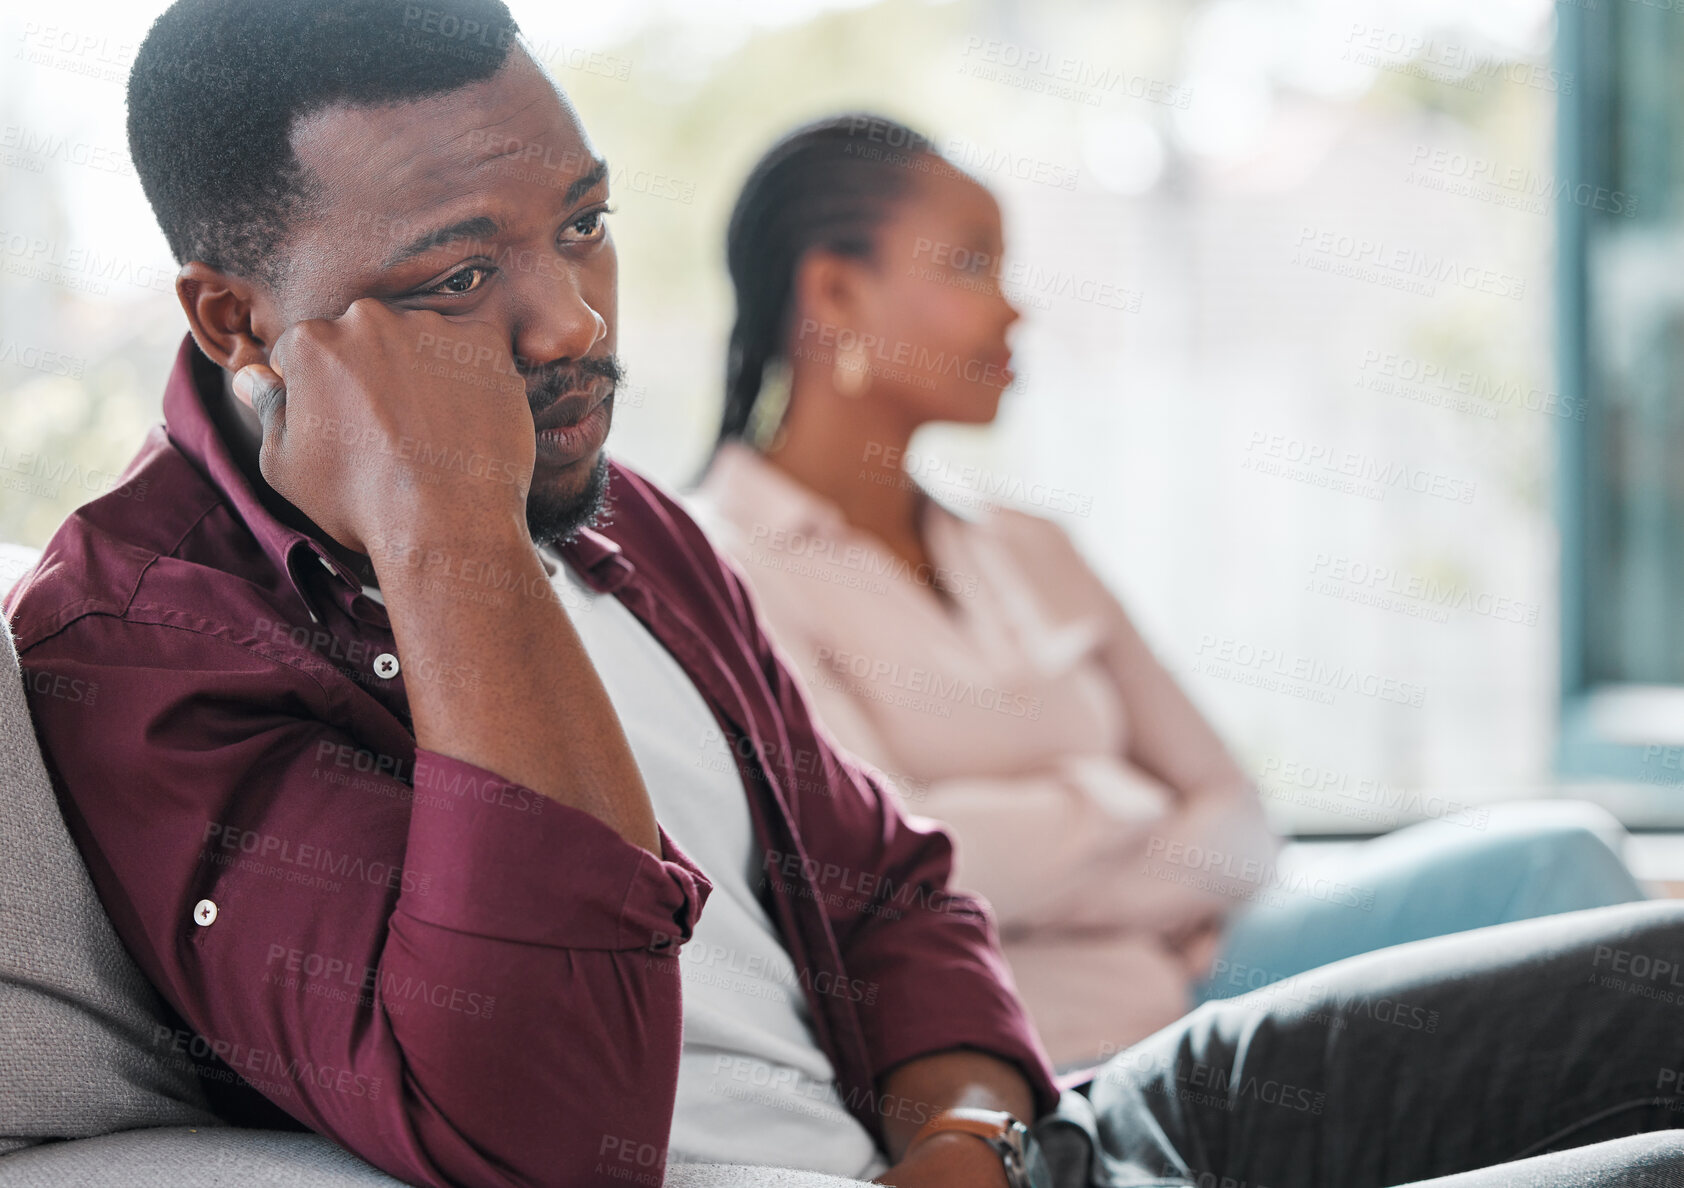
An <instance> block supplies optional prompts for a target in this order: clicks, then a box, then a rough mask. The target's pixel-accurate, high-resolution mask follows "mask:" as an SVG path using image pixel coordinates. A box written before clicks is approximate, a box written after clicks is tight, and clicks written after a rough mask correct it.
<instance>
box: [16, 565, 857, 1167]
mask: <svg viewBox="0 0 1684 1188" xmlns="http://www.w3.org/2000/svg"><path fill="white" fill-rule="evenodd" d="M34 557H35V554H34V552H33V551H32V550H28V549H23V548H20V547H19V546H16V545H3V544H0V593H3V592H4V590H6V589H7V588H9V587H10V586H11V584H12V583H13V582H15V581H16V580H17V579H18V577H20V576H21V575H22V574H23V572H24V571H25V569H27V568H28V566H29V565H30V564H32V563H33V561H34ZM0 634H3V635H4V641H3V644H0V1188H201V1186H207V1188H208V1186H209V1185H225V1186H230V1188H232V1186H238V1188H306V1186H308V1188H401V1182H400V1181H398V1180H394V1179H393V1178H392V1177H390V1176H388V1175H386V1174H385V1173H384V1172H381V1171H378V1170H376V1169H375V1168H374V1167H371V1166H370V1165H369V1164H367V1163H364V1162H363V1161H362V1160H360V1159H358V1158H357V1157H356V1156H354V1155H352V1154H350V1153H349V1152H347V1151H345V1150H343V1149H342V1148H340V1147H338V1146H336V1145H335V1144H333V1143H332V1142H330V1141H328V1140H327V1139H325V1138H322V1137H320V1136H319V1135H314V1134H303V1133H286V1132H281V1131H260V1130H242V1129H235V1128H232V1127H229V1126H227V1125H226V1124H224V1123H223V1122H221V1121H220V1120H219V1119H217V1118H215V1117H214V1116H212V1115H211V1114H210V1113H209V1112H208V1111H207V1110H206V1108H205V1099H204V1096H203V1094H202V1092H201V1090H200V1087H199V1082H198V1079H197V1076H196V1074H195V1072H194V1070H193V1068H192V1067H191V1065H190V1064H189V1063H188V1062H187V1061H186V1060H185V1059H183V1058H182V1057H180V1056H175V1055H172V1054H171V1053H170V1052H169V1051H168V1050H167V1047H160V1046H158V1044H157V1041H156V1040H155V1039H154V1036H155V1034H156V1032H157V1029H158V1028H159V1026H160V1024H159V1012H160V1002H159V999H158V997H157V995H156V993H155V992H154V991H153V989H152V987H151V986H150V985H149V984H148V983H147V981H146V979H145V978H144V977H143V976H142V975H141V973H140V970H139V969H137V968H136V966H135V964H134V962H133V961H131V960H130V959H129V956H128V954H127V953H126V952H125V951H124V949H123V946H122V944H121V943H120V942H119V941H118V939H117V936H116V933H115V932H114V931H113V930H112V927H111V924H110V922H109V921H108V920H107V919H106V917H105V913H104V912H103V911H102V910H101V908H100V904H99V899H98V898H97V896H96V895H95V893H94V888H93V883H92V882H91V881H90V879H89V877H88V873H87V870H86V868H85V867H84V866H83V865H82V860H81V856H80V854H79V853H78V851H77V849H76V846H75V843H74V842H72V840H71V838H70V835H69V833H68V831H67V830H66V829H65V825H64V820H63V818H62V817H61V816H60V815H59V810H58V804H57V801H56V800H55V798H54V796H53V792H52V788H51V786H50V785H49V783H48V780H47V773H46V770H45V768H44V767H43V766H42V762H41V755H40V751H39V750H38V748H37V746H36V742H35V734H34V731H33V730H32V729H31V727H30V724H29V715H28V709H27V707H26V704H25V701H24V690H23V683H22V678H21V674H20V672H19V669H18V661H17V652H16V649H15V648H14V646H13V643H12V637H11V632H10V630H9V629H8V630H7V631H5V632H3V633H0ZM165 1030H166V1035H167V1029H165ZM616 1182H619V1181H616ZM627 1182H644V1181H637V1180H635V1179H634V1180H628V1181H627ZM666 1182H667V1183H668V1184H671V1185H675V1186H678V1188H715V1186H718V1188H724V1186H725V1185H733V1186H737V1185H743V1186H747V1188H850V1186H852V1185H858V1184H859V1183H860V1181H856V1180H845V1179H837V1178H835V1177H832V1176H822V1175H814V1174H812V1173H809V1172H798V1171H786V1170H782V1169H776V1168H751V1167H736V1166H723V1165H701V1164H687V1165H680V1166H674V1167H672V1168H669V1169H668V1174H667V1180H666Z"/></svg>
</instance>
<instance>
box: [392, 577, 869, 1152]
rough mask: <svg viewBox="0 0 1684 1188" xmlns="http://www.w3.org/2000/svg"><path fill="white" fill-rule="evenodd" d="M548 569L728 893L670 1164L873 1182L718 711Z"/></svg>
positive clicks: (665, 819) (594, 601) (704, 981)
mask: <svg viewBox="0 0 1684 1188" xmlns="http://www.w3.org/2000/svg"><path fill="white" fill-rule="evenodd" d="M543 559H544V563H545V566H546V568H548V569H550V570H551V580H552V581H553V582H554V584H555V586H556V592H557V593H558V594H559V595H560V597H561V600H562V604H563V605H564V606H565V607H566V608H567V612H568V615H569V616H570V617H571V618H572V620H573V625H574V627H575V629H576V630H577V631H578V632H579V637H580V639H581V640H582V641H583V643H584V645H585V651H586V653H587V654H588V655H589V656H590V658H591V663H592V664H593V665H594V666H595V668H596V670H597V673H598V675H600V677H601V678H602V683H603V687H604V688H606V689H607V691H608V697H609V700H610V701H611V702H613V705H614V710H615V713H616V714H617V715H618V716H619V719H620V724H621V725H622V726H623V727H624V728H625V732H626V740H627V742H629V743H630V744H631V749H632V756H633V757H634V758H635V759H636V760H637V767H638V771H639V772H640V773H642V776H643V782H644V785H645V787H647V788H648V789H649V797H650V800H651V801H652V802H653V804H654V808H655V817H656V819H657V820H658V821H660V823H661V826H662V828H664V829H665V830H666V831H667V833H668V834H669V835H671V837H672V838H673V840H674V841H676V842H677V843H678V845H679V847H680V848H681V849H683V851H684V853H685V854H686V855H688V856H689V858H690V859H691V860H692V861H693V862H695V864H696V865H697V866H699V867H701V868H702V870H703V871H704V872H705V873H706V874H707V876H708V879H709V880H710V881H711V882H712V883H713V893H712V894H711V895H709V897H708V901H707V904H706V906H705V907H704V908H703V909H702V914H701V917H700V919H699V920H698V921H697V924H696V929H695V933H694V935H693V936H692V937H691V938H690V940H688V941H686V942H685V944H684V945H683V946H682V948H680V950H679V963H680V964H679V969H680V973H681V977H682V981H683V993H684V1048H683V1052H682V1054H681V1056H680V1058H679V1065H678V1099H677V1102H676V1104H675V1106H674V1109H673V1119H672V1137H671V1140H670V1142H669V1144H668V1158H669V1162H671V1163H680V1162H707V1163H751V1164H762V1165H769V1166H776V1167H790V1168H802V1169H805V1170H809V1171H818V1172H828V1173H829V1174H831V1175H838V1176H852V1177H855V1178H858V1179H870V1178H871V1177H873V1176H875V1175H877V1174H878V1173H879V1172H881V1171H882V1170H883V1169H884V1168H886V1167H887V1166H888V1164H887V1163H886V1162H884V1160H883V1157H882V1155H881V1154H880V1153H879V1152H878V1150H877V1147H876V1144H875V1143H874V1142H873V1140H872V1138H871V1135H870V1133H869V1132H867V1131H866V1129H865V1128H864V1127H863V1126H861V1125H860V1123H859V1122H858V1121H856V1120H855V1119H854V1117H853V1115H851V1114H850V1113H848V1110H847V1108H846V1107H845V1106H844V1104H843V1101H842V1095H841V1093H840V1092H839V1091H838V1089H837V1085H836V1072H835V1070H834V1069H833V1068H832V1067H831V1063H830V1059H829V1057H827V1056H826V1055H825V1054H824V1052H823V1051H822V1050H820V1048H819V1046H818V1043H817V1041H816V1040H815V1038H814V1036H813V1028H812V1017H811V1013H810V1011H809V1008H808V1004H807V999H806V996H805V994H804V993H803V991H802V987H801V982H800V979H799V978H798V977H797V975H796V970H795V963H794V961H793V960H792V959H791V958H790V955H789V952H788V950H786V949H785V948H784V946H783V942H782V940H781V939H780V938H779V936H778V932H777V929H776V928H775V926H774V925H773V924H772V921H771V920H770V919H769V918H768V916H767V914H766V912H765V910H764V909H763V908H762V907H761V906H760V903H759V902H758V901H757V900H756V899H755V895H754V886H755V884H756V882H757V881H758V879H759V867H760V864H759V862H758V861H757V859H756V856H755V843H754V828H753V825H752V823H751V821H750V818H749V810H748V797H747V795H746V793H745V791H744V789H743V782H742V777H741V775H740V774H739V772H738V770H737V765H736V762H735V760H734V759H733V758H732V756H731V752H730V749H729V747H728V746H727V743H726V740H725V738H724V735H723V734H722V732H721V731H720V728H719V725H718V723H717V722H716V721H715V720H714V717H713V714H712V712H711V711H710V710H709V709H708V706H707V702H705V701H704V700H703V699H702V695H701V694H700V693H699V692H698V691H697V689H696V686H695V684H694V683H693V682H691V680H690V678H689V677H688V676H687V675H686V674H685V672H684V670H683V668H681V667H680V666H679V664H678V662H677V661H676V660H674V659H673V658H672V656H671V655H670V654H669V653H668V652H667V650H666V649H665V648H663V647H662V646H661V644H660V642H659V641H658V640H656V639H655V637H654V636H652V635H650V634H649V632H648V631H647V630H646V629H645V628H644V626H643V624H642V623H640V622H638V620H637V617H636V616H635V615H633V614H632V613H631V612H630V611H629V610H627V609H626V608H625V607H624V606H623V605H621V603H620V600H619V599H617V598H615V597H614V596H613V595H605V594H597V593H596V592H594V591H592V590H591V589H589V588H588V587H587V586H585V585H584V584H583V583H582V582H580V580H579V579H578V577H577V576H576V575H575V574H574V573H573V570H572V568H571V567H570V566H568V565H567V564H566V563H565V562H561V561H560V560H559V559H557V558H555V557H553V556H552V555H549V554H548V551H547V550H546V552H545V554H544V555H543ZM369 592H370V593H371V594H374V593H376V592H375V591H372V590H371V591H369Z"/></svg>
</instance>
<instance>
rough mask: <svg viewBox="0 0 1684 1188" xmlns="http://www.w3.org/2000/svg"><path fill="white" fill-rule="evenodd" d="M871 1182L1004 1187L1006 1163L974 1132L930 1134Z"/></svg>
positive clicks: (919, 1187)
mask: <svg viewBox="0 0 1684 1188" xmlns="http://www.w3.org/2000/svg"><path fill="white" fill-rule="evenodd" d="M872 1182H873V1183H875V1184H893V1185H895V1186H896V1188H1006V1165H1005V1164H1003V1163H1002V1162H1000V1156H999V1155H998V1154H997V1153H996V1152H995V1150H994V1148H992V1147H990V1146H989V1145H988V1144H987V1143H985V1142H984V1141H983V1140H982V1139H980V1138H978V1137H977V1136H976V1135H974V1134H956V1133H952V1132H946V1133H942V1134H932V1135H931V1136H930V1137H929V1138H927V1139H925V1140H924V1141H923V1142H921V1143H918V1144H916V1145H915V1146H914V1147H913V1148H912V1149H911V1150H910V1151H908V1152H907V1153H906V1154H905V1155H904V1156H902V1158H901V1161H900V1162H899V1163H897V1164H895V1165H894V1166H893V1167H891V1168H889V1169H888V1170H887V1171H885V1172H884V1173H883V1174H882V1175H880V1176H878V1177H877V1179H875V1180H873V1181H872Z"/></svg>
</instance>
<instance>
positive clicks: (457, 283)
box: [427, 264, 491, 297]
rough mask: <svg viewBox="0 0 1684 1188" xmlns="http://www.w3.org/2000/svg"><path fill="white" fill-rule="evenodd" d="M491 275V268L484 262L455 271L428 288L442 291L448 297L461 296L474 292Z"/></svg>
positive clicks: (432, 291) (431, 290)
mask: <svg viewBox="0 0 1684 1188" xmlns="http://www.w3.org/2000/svg"><path fill="white" fill-rule="evenodd" d="M490 275H491V269H489V268H487V267H485V266H484V265H482V264H475V265H472V266H470V267H468V268H464V269H462V270H461V271H460V272H453V273H451V274H450V275H449V276H447V277H445V278H444V279H443V280H442V281H440V282H439V283H438V284H436V285H434V286H433V287H432V288H430V289H428V290H427V292H429V293H442V294H444V295H445V296H447V297H460V296H461V295H462V294H464V293H472V292H473V291H474V290H475V289H477V288H479V287H480V285H482V284H484V283H485V278H486V277H488V276H490Z"/></svg>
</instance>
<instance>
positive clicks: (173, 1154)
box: [0, 1127, 862, 1188]
mask: <svg viewBox="0 0 1684 1188" xmlns="http://www.w3.org/2000/svg"><path fill="white" fill-rule="evenodd" d="M616 1170H619V1169H616ZM653 1180H654V1177H653V1174H652V1173H651V1172H649V1171H648V1170H647V1169H638V1168H629V1169H628V1170H626V1172H625V1174H623V1175H608V1174H604V1175H602V1176H601V1177H600V1182H601V1183H603V1184H628V1185H638V1184H644V1185H647V1184H651V1183H653ZM213 1185H215V1186H217V1188H229V1186H230V1185H238V1186H239V1188H401V1186H400V1183H399V1181H397V1180H394V1179H392V1178H391V1177H390V1176H388V1175H387V1174H386V1173H385V1172H382V1171H376V1170H375V1169H374V1168H372V1167H370V1166H369V1165H368V1164H366V1163H364V1162H362V1161H361V1160H360V1159H358V1158H357V1157H356V1156H354V1155H351V1154H349V1153H348V1152H346V1151H344V1150H341V1149H340V1148H339V1147H336V1146H334V1144H332V1143H331V1142H329V1141H328V1140H327V1139H325V1138H322V1137H321V1136H320V1135H315V1134H298V1133H285V1132H282V1131H276V1130H231V1129H228V1128H226V1127H223V1128H219V1129H211V1130H189V1129H185V1128H180V1127H176V1128H171V1129H167V1130H134V1131H129V1132H128V1133H126V1134H113V1135H107V1136H106V1137H105V1138H95V1139H83V1140H81V1141H80V1142H74V1143H54V1144H52V1145H50V1146H43V1147H34V1148H31V1149H30V1150H28V1151H20V1152H19V1153H17V1154H16V1155H8V1156H6V1157H4V1158H0V1188H212V1186H213ZM861 1185H862V1181H859V1180H839V1179H837V1178H835V1177H834V1176H821V1175H818V1174H816V1173H814V1172H799V1171H785V1170H782V1169H781V1168H774V1167H740V1166H737V1165H734V1164H733V1165H725V1164H696V1163H691V1164H675V1165H674V1166H672V1167H669V1168H668V1169H667V1177H666V1188H861Z"/></svg>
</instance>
